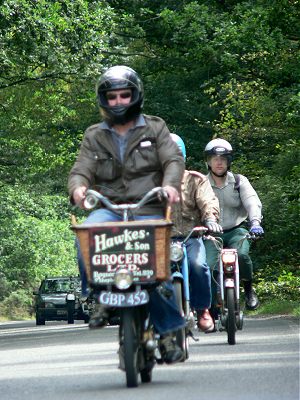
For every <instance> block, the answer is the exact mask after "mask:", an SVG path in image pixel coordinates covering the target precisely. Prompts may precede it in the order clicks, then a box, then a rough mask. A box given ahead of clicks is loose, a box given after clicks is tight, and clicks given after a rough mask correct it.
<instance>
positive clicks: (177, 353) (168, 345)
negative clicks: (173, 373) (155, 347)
mask: <svg viewBox="0 0 300 400" xmlns="http://www.w3.org/2000/svg"><path fill="white" fill-rule="evenodd" d="M159 347H160V352H161V355H162V358H163V360H164V362H165V363H166V364H174V363H176V362H179V361H181V360H182V359H183V351H182V350H181V348H180V347H179V346H178V345H177V344H176V342H175V339H174V337H173V335H172V334H168V335H164V336H162V337H161V339H160V343H159Z"/></svg>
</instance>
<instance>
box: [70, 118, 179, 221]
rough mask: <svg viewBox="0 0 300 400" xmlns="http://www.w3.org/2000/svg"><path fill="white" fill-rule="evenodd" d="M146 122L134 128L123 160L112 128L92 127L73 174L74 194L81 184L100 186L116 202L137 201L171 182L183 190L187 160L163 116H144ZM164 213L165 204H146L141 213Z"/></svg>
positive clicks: (83, 144)
mask: <svg viewBox="0 0 300 400" xmlns="http://www.w3.org/2000/svg"><path fill="white" fill-rule="evenodd" d="M143 117H144V121H145V123H144V125H143V126H139V125H138V126H136V127H135V128H132V129H131V130H130V136H129V139H128V144H127V147H126V150H125V154H124V159H123V162H122V161H121V160H120V156H119V149H117V147H116V144H115V142H114V140H113V138H112V133H111V132H110V130H109V129H103V128H101V126H100V124H96V125H93V126H91V127H89V128H88V129H87V130H86V132H85V135H84V138H83V141H82V144H81V148H80V152H79V155H78V157H77V160H76V162H75V164H74V166H73V168H72V169H71V172H70V175H69V182H68V189H69V194H70V197H71V201H72V194H73V192H74V190H75V189H76V188H77V187H79V186H86V187H88V188H90V187H94V186H95V185H96V186H98V187H97V188H98V189H99V191H100V192H101V193H102V194H103V195H104V196H107V197H109V198H110V199H111V200H112V201H114V202H116V203H125V202H136V201H138V200H139V199H141V197H142V196H143V195H144V194H145V193H147V192H148V191H149V190H151V189H152V188H154V187H156V186H166V185H170V186H173V187H175V188H176V189H177V190H178V191H180V184H181V177H182V175H183V172H184V159H183V157H182V155H181V152H180V150H179V148H178V146H177V144H176V143H175V142H174V141H173V140H172V138H171V136H170V132H169V130H168V128H167V126H166V123H165V122H164V121H163V120H162V119H161V118H159V117H154V116H149V115H143ZM156 212H158V213H159V214H161V212H162V206H161V204H159V203H157V202H154V204H151V205H149V207H147V206H146V207H145V208H143V209H142V210H141V211H140V214H145V215H149V214H153V213H156Z"/></svg>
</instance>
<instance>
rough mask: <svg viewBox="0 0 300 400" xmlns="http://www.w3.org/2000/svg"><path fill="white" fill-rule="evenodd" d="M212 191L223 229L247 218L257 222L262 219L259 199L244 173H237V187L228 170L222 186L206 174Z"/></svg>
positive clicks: (234, 178)
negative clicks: (217, 204)
mask: <svg viewBox="0 0 300 400" xmlns="http://www.w3.org/2000/svg"><path fill="white" fill-rule="evenodd" d="M208 179H209V181H210V183H211V186H212V188H213V191H214V193H215V195H216V196H217V198H218V200H219V204H220V225H221V226H222V228H223V230H224V231H227V230H230V229H233V228H235V227H237V226H239V225H241V224H242V223H244V222H245V221H246V220H247V219H248V220H249V221H250V222H251V221H253V220H256V221H258V222H259V223H260V222H261V220H262V204H261V201H260V199H259V197H258V195H257V193H256V191H255V189H254V188H253V186H252V185H251V183H250V182H249V180H248V179H247V178H246V177H245V176H244V175H239V180H240V181H239V187H238V189H237V187H236V177H235V176H234V174H233V173H232V172H230V171H228V172H227V175H226V179H225V182H224V186H223V187H218V186H217V185H216V184H215V181H214V179H213V176H212V174H211V173H209V174H208Z"/></svg>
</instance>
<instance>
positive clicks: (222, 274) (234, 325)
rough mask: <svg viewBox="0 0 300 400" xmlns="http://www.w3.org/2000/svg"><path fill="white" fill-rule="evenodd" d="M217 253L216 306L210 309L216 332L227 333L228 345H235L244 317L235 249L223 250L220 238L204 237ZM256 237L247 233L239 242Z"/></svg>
mask: <svg viewBox="0 0 300 400" xmlns="http://www.w3.org/2000/svg"><path fill="white" fill-rule="evenodd" d="M204 239H205V240H212V241H213V243H214V244H215V246H216V248H217V249H218V252H219V260H218V263H217V265H216V266H215V268H214V269H213V271H212V279H213V280H214V282H215V283H216V285H217V294H216V297H217V306H214V307H212V310H211V312H212V314H213V317H214V318H215V327H216V330H219V331H226V332H227V341H228V344H230V345H234V344H236V332H237V330H242V329H243V321H244V315H243V311H242V309H241V306H240V272H239V262H238V251H237V249H227V248H223V241H222V239H221V238H218V237H214V236H210V235H206V236H205V237H204ZM246 239H250V240H256V239H257V237H255V236H253V235H251V234H250V233H247V234H246V235H245V236H244V237H243V238H242V239H241V241H240V242H242V241H243V240H246Z"/></svg>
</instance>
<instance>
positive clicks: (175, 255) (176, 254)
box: [170, 243, 183, 262]
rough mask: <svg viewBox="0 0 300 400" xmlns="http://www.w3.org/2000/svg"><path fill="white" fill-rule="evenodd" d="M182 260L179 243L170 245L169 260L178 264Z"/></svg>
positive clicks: (181, 250)
mask: <svg viewBox="0 0 300 400" xmlns="http://www.w3.org/2000/svg"><path fill="white" fill-rule="evenodd" d="M182 259H183V249H182V247H181V245H180V243H171V249H170V260H171V261H173V262H178V261H181V260H182Z"/></svg>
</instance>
